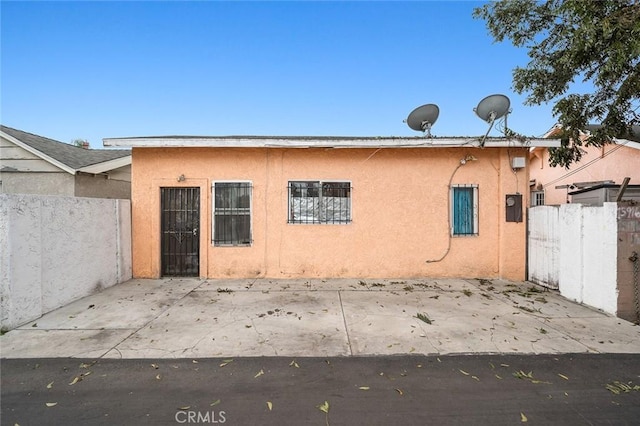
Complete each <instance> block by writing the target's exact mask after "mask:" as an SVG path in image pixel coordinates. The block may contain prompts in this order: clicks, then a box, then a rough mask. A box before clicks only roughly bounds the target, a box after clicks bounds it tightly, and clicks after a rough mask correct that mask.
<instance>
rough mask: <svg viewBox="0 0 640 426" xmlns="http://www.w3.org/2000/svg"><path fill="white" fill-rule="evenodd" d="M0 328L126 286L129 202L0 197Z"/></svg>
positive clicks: (32, 318) (128, 273)
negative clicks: (94, 294) (115, 287)
mask: <svg viewBox="0 0 640 426" xmlns="http://www.w3.org/2000/svg"><path fill="white" fill-rule="evenodd" d="M0 271H1V272H0V296H1V306H0V308H1V316H0V320H1V321H0V326H1V327H2V328H3V329H12V328H15V327H18V326H20V325H22V324H25V323H27V322H29V321H32V320H34V319H37V318H39V317H40V316H42V315H43V314H44V313H46V312H49V311H51V310H53V309H56V308H58V307H60V306H63V305H65V304H67V303H69V302H72V301H74V300H77V299H79V298H82V297H85V296H88V295H90V294H93V293H95V292H98V291H100V290H102V289H104V288H107V287H110V286H112V285H114V284H117V283H120V282H123V281H126V280H128V279H130V278H131V202H130V201H129V200H113V199H112V200H107V199H97V198H78V197H59V196H41V195H26V194H0Z"/></svg>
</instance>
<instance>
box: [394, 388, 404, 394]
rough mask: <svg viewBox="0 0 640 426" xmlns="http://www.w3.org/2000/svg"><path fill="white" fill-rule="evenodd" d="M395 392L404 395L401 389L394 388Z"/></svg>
mask: <svg viewBox="0 0 640 426" xmlns="http://www.w3.org/2000/svg"><path fill="white" fill-rule="evenodd" d="M396 392H398V393H399V394H400V395H404V392H402V389H398V388H396Z"/></svg>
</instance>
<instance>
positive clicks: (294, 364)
mask: <svg viewBox="0 0 640 426" xmlns="http://www.w3.org/2000/svg"><path fill="white" fill-rule="evenodd" d="M289 367H295V368H300V366H299V365H298V363H297V362H296V360H295V359H294V360H293V361H291V362H290V363H289Z"/></svg>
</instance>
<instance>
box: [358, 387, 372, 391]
mask: <svg viewBox="0 0 640 426" xmlns="http://www.w3.org/2000/svg"><path fill="white" fill-rule="evenodd" d="M358 389H360V390H369V389H370V388H369V386H360V387H359V388H358Z"/></svg>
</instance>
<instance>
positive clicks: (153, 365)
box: [151, 364, 160, 370]
mask: <svg viewBox="0 0 640 426" xmlns="http://www.w3.org/2000/svg"><path fill="white" fill-rule="evenodd" d="M151 366H152V367H153V368H155V369H156V370H157V369H158V368H160V367H158V364H151Z"/></svg>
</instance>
